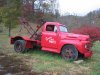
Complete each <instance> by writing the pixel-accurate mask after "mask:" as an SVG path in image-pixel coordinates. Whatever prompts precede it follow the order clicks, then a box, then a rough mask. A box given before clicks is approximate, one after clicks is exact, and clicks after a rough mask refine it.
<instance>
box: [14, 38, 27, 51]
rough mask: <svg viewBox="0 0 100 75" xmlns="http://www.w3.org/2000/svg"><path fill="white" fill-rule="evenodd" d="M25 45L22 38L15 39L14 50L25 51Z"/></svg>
mask: <svg viewBox="0 0 100 75" xmlns="http://www.w3.org/2000/svg"><path fill="white" fill-rule="evenodd" d="M25 46H26V42H25V41H24V40H17V41H15V43H14V50H15V51H16V52H17V53H23V52H26V51H27V49H26V48H25Z"/></svg>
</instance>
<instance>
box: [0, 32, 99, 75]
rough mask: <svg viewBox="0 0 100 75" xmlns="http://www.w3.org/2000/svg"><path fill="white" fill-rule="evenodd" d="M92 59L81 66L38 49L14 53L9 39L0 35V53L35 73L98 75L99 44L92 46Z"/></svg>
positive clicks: (4, 35)
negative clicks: (16, 60) (20, 61)
mask: <svg viewBox="0 0 100 75" xmlns="http://www.w3.org/2000/svg"><path fill="white" fill-rule="evenodd" d="M92 49H93V52H94V54H93V57H92V58H91V59H85V60H84V62H82V63H81V64H75V63H74V62H68V61H65V60H64V59H63V58H62V57H61V56H60V55H59V54H54V53H49V52H44V51H41V50H39V49H34V50H30V51H29V52H27V53H24V54H22V53H16V52H15V51H14V49H13V46H12V45H10V44H9V37H8V36H7V35H6V34H0V52H3V53H5V54H7V55H9V56H12V57H15V58H19V59H21V60H22V61H23V62H25V64H27V65H28V66H29V67H31V68H32V70H34V71H35V72H48V73H52V75H57V74H59V75H100V42H95V43H94V46H93V48H92Z"/></svg>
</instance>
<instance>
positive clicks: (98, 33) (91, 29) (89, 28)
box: [71, 25, 100, 42]
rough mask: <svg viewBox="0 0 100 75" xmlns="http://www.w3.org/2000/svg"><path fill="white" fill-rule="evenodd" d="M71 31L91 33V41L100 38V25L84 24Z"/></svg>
mask: <svg viewBox="0 0 100 75" xmlns="http://www.w3.org/2000/svg"><path fill="white" fill-rule="evenodd" d="M71 32H73V33H77V34H85V35H89V36H90V39H91V42H95V41H97V40H100V26H94V25H83V26H81V27H79V28H74V29H72V30H71Z"/></svg>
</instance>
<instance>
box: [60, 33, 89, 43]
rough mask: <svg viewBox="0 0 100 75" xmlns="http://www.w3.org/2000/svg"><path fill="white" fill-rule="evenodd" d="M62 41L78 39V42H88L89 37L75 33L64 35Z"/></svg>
mask: <svg viewBox="0 0 100 75" xmlns="http://www.w3.org/2000/svg"><path fill="white" fill-rule="evenodd" d="M61 35H62V36H61V38H62V39H73V40H74V39H76V40H83V41H88V40H89V35H82V34H74V33H62V34H61Z"/></svg>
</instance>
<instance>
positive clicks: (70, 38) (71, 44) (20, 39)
mask: <svg viewBox="0 0 100 75" xmlns="http://www.w3.org/2000/svg"><path fill="white" fill-rule="evenodd" d="M40 27H42V32H41V34H37V31H38V29H39V28H38V29H37V30H36V32H35V33H33V35H32V36H31V37H24V36H15V37H11V44H14V50H15V51H16V52H25V51H26V50H27V49H30V48H33V49H34V47H35V46H36V45H40V46H41V50H43V51H48V52H54V53H58V54H61V56H62V57H63V58H64V59H65V60H77V58H78V57H80V55H82V56H83V57H85V58H90V57H91V56H92V51H91V47H90V41H89V39H90V38H89V36H88V35H81V34H74V33H69V32H68V31H67V28H66V26H65V25H63V24H60V23H58V22H45V23H43V24H42V26H40Z"/></svg>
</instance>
